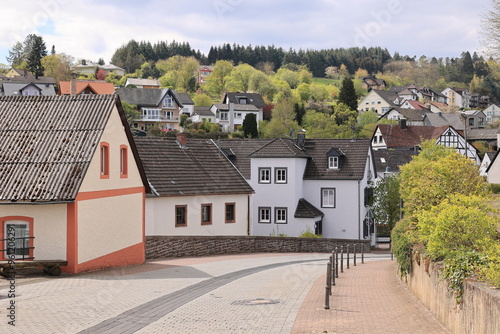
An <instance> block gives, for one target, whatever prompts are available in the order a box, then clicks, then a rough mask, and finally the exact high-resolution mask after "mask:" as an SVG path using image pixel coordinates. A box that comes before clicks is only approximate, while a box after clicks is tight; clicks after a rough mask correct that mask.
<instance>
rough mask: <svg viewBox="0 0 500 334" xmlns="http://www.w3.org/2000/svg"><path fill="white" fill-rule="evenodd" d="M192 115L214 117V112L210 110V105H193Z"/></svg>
mask: <svg viewBox="0 0 500 334" xmlns="http://www.w3.org/2000/svg"><path fill="white" fill-rule="evenodd" d="M193 115H200V116H212V117H215V114H214V113H213V112H212V111H211V110H210V107H194V111H193Z"/></svg>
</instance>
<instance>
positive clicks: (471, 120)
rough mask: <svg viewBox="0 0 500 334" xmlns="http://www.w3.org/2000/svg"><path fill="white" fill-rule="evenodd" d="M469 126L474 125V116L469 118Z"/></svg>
mask: <svg viewBox="0 0 500 334" xmlns="http://www.w3.org/2000/svg"><path fill="white" fill-rule="evenodd" d="M469 126H474V118H469Z"/></svg>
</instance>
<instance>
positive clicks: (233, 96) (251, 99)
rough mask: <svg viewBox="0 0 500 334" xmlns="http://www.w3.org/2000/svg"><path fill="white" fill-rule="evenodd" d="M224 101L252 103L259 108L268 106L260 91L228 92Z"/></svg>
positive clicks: (225, 102)
mask: <svg viewBox="0 0 500 334" xmlns="http://www.w3.org/2000/svg"><path fill="white" fill-rule="evenodd" d="M222 101H223V103H224V104H229V103H234V104H251V105H253V106H255V107H256V108H257V109H259V110H263V108H264V107H265V106H266V102H264V99H263V98H262V95H261V94H259V93H240V92H237V93H226V96H224V99H223V100H222Z"/></svg>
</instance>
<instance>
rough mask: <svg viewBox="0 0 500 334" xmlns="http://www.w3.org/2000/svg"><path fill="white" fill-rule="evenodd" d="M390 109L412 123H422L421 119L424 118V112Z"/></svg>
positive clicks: (397, 108)
mask: <svg viewBox="0 0 500 334" xmlns="http://www.w3.org/2000/svg"><path fill="white" fill-rule="evenodd" d="M392 109H395V110H397V111H398V112H399V113H400V114H401V115H403V116H404V117H405V118H406V119H407V120H410V121H414V122H415V121H423V119H424V117H425V111H423V110H417V109H409V108H399V107H394V108H392ZM389 112H390V110H389Z"/></svg>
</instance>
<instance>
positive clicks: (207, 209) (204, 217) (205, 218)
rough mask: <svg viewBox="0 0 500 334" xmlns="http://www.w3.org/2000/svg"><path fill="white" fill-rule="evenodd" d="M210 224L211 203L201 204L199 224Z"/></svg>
mask: <svg viewBox="0 0 500 334" xmlns="http://www.w3.org/2000/svg"><path fill="white" fill-rule="evenodd" d="M210 224H212V204H202V205H201V225H210Z"/></svg>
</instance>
